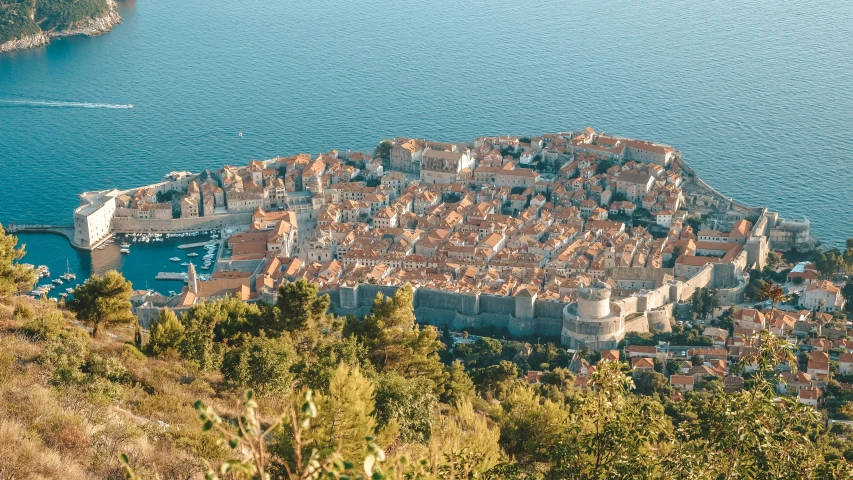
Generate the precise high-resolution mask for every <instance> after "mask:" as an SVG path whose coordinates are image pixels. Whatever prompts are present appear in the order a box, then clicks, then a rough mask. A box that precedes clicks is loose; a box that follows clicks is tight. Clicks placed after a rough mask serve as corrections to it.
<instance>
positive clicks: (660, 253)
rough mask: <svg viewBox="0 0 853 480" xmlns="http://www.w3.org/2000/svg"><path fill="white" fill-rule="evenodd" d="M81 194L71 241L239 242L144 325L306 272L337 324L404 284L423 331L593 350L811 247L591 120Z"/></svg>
mask: <svg viewBox="0 0 853 480" xmlns="http://www.w3.org/2000/svg"><path fill="white" fill-rule="evenodd" d="M80 199H81V205H80V206H79V207H78V208H77V209H76V210H75V212H74V229H75V232H74V240H73V242H74V244H75V245H76V246H77V247H78V248H85V249H93V248H97V247H98V246H99V245H100V244H101V243H103V242H105V241H107V240H108V239H109V238H110V237H111V236H113V235H115V234H133V235H140V234H147V235H151V234H181V233H186V232H195V231H207V230H217V231H222V232H223V234H226V236H228V235H230V236H229V237H228V238H227V244H226V248H225V249H224V251H223V254H222V255H221V258H220V259H219V263H218V264H217V267H216V269H217V270H220V271H217V272H214V273H213V275H212V278H211V279H209V280H205V281H201V280H199V279H198V277H197V276H196V273H195V270H194V267H193V266H192V265H190V267H189V270H190V271H189V272H188V274H187V278H188V279H189V282H188V286H187V287H186V288H185V289H184V291H183V292H182V293H180V294H177V295H175V296H174V297H173V298H171V299H169V301H168V302H166V303H165V304H158V305H153V304H150V305H143V306H141V307H140V308H139V309H138V312H137V313H138V314H139V315H140V318H141V319H142V320H143V322H145V321H146V320H145V319H146V318H153V317H154V316H156V315H158V314H159V310H160V309H162V307H164V306H168V307H169V308H171V309H173V310H175V311H177V312H179V313H180V312H181V311H184V310H186V309H189V308H191V307H192V306H193V305H195V304H197V303H200V302H203V301H205V300H210V299H216V298H219V297H223V296H230V295H236V296H238V297H239V298H242V299H244V300H251V299H266V300H268V301H272V300H273V299H274V297H275V295H276V292H277V291H278V287H279V285H280V284H282V283H287V282H290V281H294V280H296V279H300V278H302V279H306V280H308V281H310V282H311V283H314V284H316V285H317V286H318V287H319V289H320V290H321V291H322V292H326V293H329V295H330V298H331V303H332V310H333V311H334V312H335V313H336V314H339V315H345V314H354V315H357V316H362V315H364V314H365V313H366V312H367V311H369V309H370V306H371V304H372V301H373V299H374V297H376V295H377V293H382V294H384V295H385V296H392V295H393V293H394V292H395V291H396V290H397V289H398V288H400V287H401V286H403V285H406V284H411V285H412V286H413V287H414V288H415V293H414V302H415V303H414V305H415V312H416V314H417V316H418V319H419V321H421V322H422V323H430V324H433V325H436V326H442V325H445V324H449V325H450V327H451V328H454V329H458V330H461V329H465V328H474V329H476V328H496V329H502V330H506V331H508V332H509V333H510V334H511V335H513V336H517V337H530V336H537V335H540V336H543V337H549V338H560V341H561V343H562V344H563V345H565V346H567V347H570V348H582V347H589V348H592V349H596V350H600V349H607V348H615V347H616V345H617V344H618V343H619V342H620V340H622V339H623V338H624V337H625V335H626V333H629V332H648V331H649V330H652V329H654V330H659V331H669V330H670V329H671V325H670V319H671V318H673V316H674V309H678V308H681V307H680V306H684V305H685V302H687V301H688V299H690V298H691V296H692V295H693V293H694V292H696V291H697V290H700V289H705V288H709V289H710V288H713V289H715V291H716V292H717V296H718V297H719V299H720V302H721V304H722V305H736V304H738V303H741V302H743V299H744V291H745V290H746V288H747V286H748V285H749V283H750V278H749V273H748V272H749V271H750V270H752V269H755V268H757V269H759V270H760V269H762V268H763V267H764V266H765V265H766V264H767V257H768V253H769V252H770V250H771V249H774V250H778V251H784V250H789V249H798V250H800V251H804V250H807V249H811V248H813V246H814V240H813V239H812V238H811V235H810V229H809V223H808V221H807V220H802V221H790V220H783V219H782V218H780V217H779V215H778V214H777V213H773V212H770V211H768V210H767V209H766V208H755V207H747V206H744V205H741V204H739V203H737V202H735V201H734V200H733V199H731V198H727V197H725V196H723V195H722V194H720V193H719V192H717V191H716V190H714V189H713V188H711V187H710V186H708V185H707V184H705V183H704V182H703V181H702V180H701V179H699V178H698V176H697V175H696V173H695V172H694V171H693V169H692V168H690V166H689V165H687V164H686V163H685V162H684V161H683V160H682V157H681V153H680V152H679V151H678V150H676V149H675V148H674V147H672V146H670V145H663V144H659V143H654V142H648V141H642V140H634V139H629V138H621V137H617V136H612V135H608V134H606V133H601V132H597V131H595V130H594V129H592V128H587V129H585V130H582V131H576V132H562V133H555V134H545V135H541V136H536V137H521V136H500V137H480V138H476V139H474V141H473V142H466V143H448V142H436V141H428V140H421V139H412V138H397V139H394V140H386V141H383V142H382V143H381V144H380V145H379V146H378V147H377V149H376V151H375V152H370V153H361V152H346V153H345V152H342V151H338V150H332V151H330V152H327V153H323V154H319V155H309V154H299V155H295V156H291V157H284V158H282V157H277V158H273V159H270V160H265V161H252V162H250V163H249V164H248V165H246V166H242V167H236V166H224V167H222V168H220V169H218V170H216V171H210V170H206V171H204V172H201V173H189V172H172V173H170V174H168V175H167V176H166V177H165V178H164V179H163V181H161V182H158V183H156V184H152V185H147V186H143V187H137V188H132V189H129V190H117V189H112V190H105V191H98V192H87V193H84V194H81V195H80ZM237 272H242V273H237ZM161 303H163V302H161ZM687 305H689V303H688V304H687ZM146 312H147V313H146Z"/></svg>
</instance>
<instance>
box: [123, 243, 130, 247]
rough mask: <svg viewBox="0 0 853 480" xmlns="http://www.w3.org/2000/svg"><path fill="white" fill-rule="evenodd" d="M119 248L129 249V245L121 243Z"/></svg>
mask: <svg viewBox="0 0 853 480" xmlns="http://www.w3.org/2000/svg"><path fill="white" fill-rule="evenodd" d="M121 248H130V244H129V243H122V244H121Z"/></svg>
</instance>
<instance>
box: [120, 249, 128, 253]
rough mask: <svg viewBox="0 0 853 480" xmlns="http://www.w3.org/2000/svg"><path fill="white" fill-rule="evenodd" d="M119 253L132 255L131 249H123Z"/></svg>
mask: <svg viewBox="0 0 853 480" xmlns="http://www.w3.org/2000/svg"><path fill="white" fill-rule="evenodd" d="M119 252H121V253H130V249H129V248H122V249H121V250H119Z"/></svg>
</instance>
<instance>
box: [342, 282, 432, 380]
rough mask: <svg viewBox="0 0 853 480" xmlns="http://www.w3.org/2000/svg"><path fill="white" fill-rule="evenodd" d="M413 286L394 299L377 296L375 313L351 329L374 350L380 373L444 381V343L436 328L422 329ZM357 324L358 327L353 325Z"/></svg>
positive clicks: (374, 357) (371, 357) (372, 312)
mask: <svg viewBox="0 0 853 480" xmlns="http://www.w3.org/2000/svg"><path fill="white" fill-rule="evenodd" d="M412 300H413V292H412V286H411V285H409V284H406V285H405V286H403V287H402V288H400V289H399V290H397V292H396V293H395V294H394V296H393V297H391V298H385V297H383V295H382V294H381V293H380V294H377V295H376V299H375V300H374V301H373V309H372V311H371V314H370V315H368V316H367V317H365V319H364V321H363V322H358V323H356V322H357V321H355V322H352V321H351V322H350V330H351V331H352V332H353V333H355V334H356V335H357V336H359V337H360V338H361V340H362V341H363V342H364V343H365V345H367V347H368V350H369V351H370V359H371V361H372V362H373V364H374V365H375V366H376V369H377V371H379V372H380V373H381V372H386V371H390V372H397V373H400V374H402V375H404V376H406V377H425V378H429V379H431V380H433V382H435V384H436V385H440V384H442V383H443V382H444V378H445V376H444V373H443V368H442V365H441V361H440V360H439V357H438V351H439V350H440V349H441V348H442V347H443V344H442V343H441V342H440V341H438V339H437V334H436V332H435V330H433V329H432V328H420V327H419V326H418V324H417V322H416V319H415V311H414V308H413V306H412ZM353 323H355V325H353Z"/></svg>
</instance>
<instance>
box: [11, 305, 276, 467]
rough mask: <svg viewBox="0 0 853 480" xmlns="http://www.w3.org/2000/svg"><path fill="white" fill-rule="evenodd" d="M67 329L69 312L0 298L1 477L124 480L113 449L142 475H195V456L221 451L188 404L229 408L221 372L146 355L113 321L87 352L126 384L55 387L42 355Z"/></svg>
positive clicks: (231, 397) (231, 399)
mask: <svg viewBox="0 0 853 480" xmlns="http://www.w3.org/2000/svg"><path fill="white" fill-rule="evenodd" d="M36 321H38V322H39V323H38V324H37V325H36V327H37V328H35V327H34V328H30V327H33V325H34V323H33V322H36ZM50 321H55V322H59V323H58V324H57V325H53V326H57V327H58V329H55V330H52V325H51V324H49V322H50ZM75 328H79V327H78V326H77V325H76V322H75V321H74V319H73V317H72V316H71V315H70V314H68V312H64V311H61V310H59V309H57V307H56V306H55V305H52V304H50V303H47V302H39V301H37V300H33V299H30V298H13V299H7V300H5V301H3V302H0V452H3V453H2V454H0V478H2V479H4V480H5V479H17V478H27V479H29V478H63V479H72V480H74V479H78V478H79V479H88V478H99V479H100V478H116V479H119V478H124V473H123V470H122V468H121V466H120V464H119V463H118V461H117V456H118V454H119V453H127V454H128V455H129V456H130V457H131V458H133V464H134V466H135V467H136V469H137V473H139V474H140V475H141V476H142V477H143V478H153V477H154V475H155V472H156V474H158V475H159V476H160V478H170V479H171V478H185V479H190V478H202V472H203V469H204V463H203V461H202V458H208V459H210V460H212V461H215V460H217V459H219V458H221V457H222V455H224V453H225V452H224V451H223V450H222V448H221V447H220V446H218V445H216V441H215V440H216V439H215V438H214V437H213V436H211V435H208V434H205V433H203V432H202V431H201V425H200V424H199V421H198V416H197V414H196V413H195V410H194V408H193V403H194V402H195V401H196V400H199V399H201V400H204V401H205V402H206V403H207V404H209V405H213V406H214V408H216V409H217V410H219V411H221V412H222V413H223V415H228V414H229V413H233V414H236V413H237V412H236V411H234V412H231V410H232V409H234V408H236V407H235V406H236V405H237V403H238V402H237V396H236V394H231V393H226V394H217V391H218V389H219V388H220V387H221V385H222V378H221V375H219V374H218V373H215V374H210V373H205V372H200V371H199V370H198V369H197V368H195V367H194V366H192V365H190V364H188V363H186V362H183V361H181V359H180V358H175V357H172V358H151V357H146V356H145V355H142V354H141V353H140V352H139V351H138V350H136V349H135V348H134V347H133V346H132V344H131V343H130V342H132V339H133V330H132V329H130V328H124V327H119V328H116V329H112V330H109V331H108V332H106V333H107V335H103V336H102V337H101V338H99V339H97V340H94V341H92V342H91V344H90V346H89V351H90V352H92V353H93V354H96V355H97V356H100V357H102V358H104V359H107V360H109V359H112V360H110V361H115V362H118V363H120V364H121V366H122V367H123V368H124V369H126V370H127V375H126V377H125V378H127V379H128V380H127V381H123V382H122V383H120V384H115V383H114V382H110V381H108V380H105V379H103V378H97V379H94V380H92V381H90V377H91V375H89V374H83V375H82V378H83V379H84V381H82V383H79V382H78V383H71V384H63V385H57V383H56V382H55V381H54V368H55V367H53V366H52V365H51V364H50V363H49V362H44V361H43V360H42V359H41V357H40V355H41V354H42V352H43V351H44V347H45V345H46V340H47V338H45V337H46V336H50V335H54V336H55V335H58V334H59V332H61V331H63V330H65V331H68V330H71V329H75ZM34 332H35V333H34ZM105 388H106V390H105ZM105 391H107V392H110V394H108V395H105V394H104V392H105ZM115 392H118V396H116V395H115ZM267 411H270V412H273V411H274V409H272V408H270V409H268V410H267Z"/></svg>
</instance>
